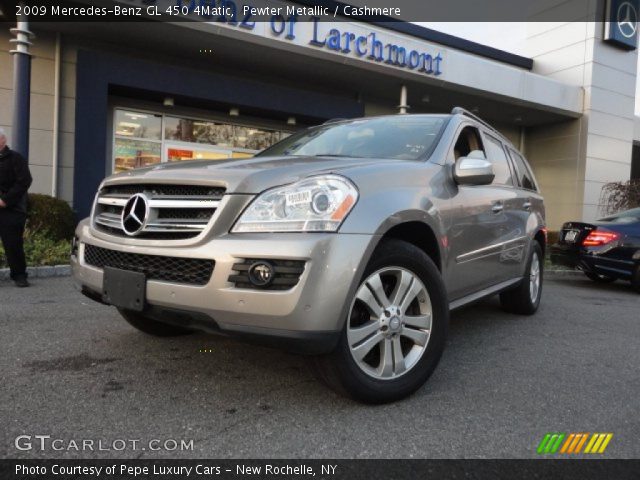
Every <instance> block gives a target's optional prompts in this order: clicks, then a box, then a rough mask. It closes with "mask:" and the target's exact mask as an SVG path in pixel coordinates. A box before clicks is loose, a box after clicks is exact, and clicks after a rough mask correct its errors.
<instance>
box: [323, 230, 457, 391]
mask: <svg viewBox="0 0 640 480" xmlns="http://www.w3.org/2000/svg"><path fill="white" fill-rule="evenodd" d="M370 285H371V287H370ZM376 286H377V287H379V288H377V289H376V288H375V287H376ZM380 287H381V288H380ZM372 288H373V290H372ZM373 291H377V292H378V296H376V295H374V294H373ZM380 297H382V298H383V299H382V300H381V299H380ZM363 299H366V300H368V301H367V302H365V301H364V300H363ZM387 302H388V303H387ZM385 304H386V308H385V306H384V305H385ZM374 312H376V313H374ZM428 318H429V319H430V320H428ZM448 323H449V305H448V300H447V294H446V290H445V287H444V283H443V281H442V277H441V275H440V272H439V271H438V268H437V267H436V266H435V264H434V263H433V261H432V260H431V258H429V256H428V255H427V254H426V253H424V252H423V251H422V250H420V249H419V248H417V247H415V246H413V245H411V244H409V243H406V242H403V241H400V240H387V241H384V242H383V243H381V244H380V245H379V246H378V247H377V248H376V250H375V252H374V254H373V256H372V258H371V260H370V262H369V264H368V265H367V267H366V269H365V272H364V274H363V277H362V279H361V280H360V282H359V283H358V287H357V288H356V292H355V293H354V295H353V298H352V299H351V303H350V308H349V313H348V318H347V319H346V321H345V325H344V329H343V331H342V336H341V338H340V341H339V343H338V346H337V347H336V349H335V350H334V351H333V352H332V353H330V354H328V355H325V356H322V357H314V358H312V359H311V361H312V365H313V367H314V370H315V373H316V375H317V376H318V378H320V379H321V380H322V381H324V382H325V383H326V384H327V385H328V386H329V387H331V388H332V389H334V390H336V391H337V392H339V393H341V394H343V395H346V396H349V397H351V398H354V399H356V400H358V401H361V402H365V403H372V404H379V403H388V402H393V401H396V400H400V399H402V398H404V397H406V396H408V395H410V394H412V393H413V392H415V391H416V390H417V389H418V388H420V387H421V386H422V385H423V384H424V383H425V382H426V381H427V379H428V378H429V376H430V375H431V373H432V372H433V370H434V369H435V368H436V366H437V364H438V361H439V360H440V357H441V355H442V351H443V349H444V345H445V340H446V337H447V331H448ZM359 328H360V329H362V330H358V329H359ZM365 332H366V333H365ZM367 352H368V353H367ZM397 352H400V353H399V354H398V353H397ZM365 353H366V355H365ZM394 353H396V355H395V356H394ZM356 356H358V357H362V358H361V359H360V360H357V359H356ZM403 369H404V370H403Z"/></svg>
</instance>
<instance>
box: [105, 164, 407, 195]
mask: <svg viewBox="0 0 640 480" xmlns="http://www.w3.org/2000/svg"><path fill="white" fill-rule="evenodd" d="M402 163H410V164H416V163H419V162H416V161H409V160H385V159H371V158H337V157H293V156H285V157H256V158H249V159H242V160H233V159H230V160H223V161H220V160H210V161H193V160H190V161H185V162H176V163H162V164H158V165H155V166H153V167H147V168H141V169H137V170H131V171H128V172H123V173H119V174H117V175H113V176H111V177H109V178H108V179H107V183H109V184H116V183H135V182H144V183H156V182H158V183H180V182H184V183H188V184H211V185H216V186H224V187H225V188H226V191H227V193H248V194H257V193H260V192H263V191H264V190H267V189H269V188H272V187H276V186H278V185H285V184H288V183H293V182H296V181H298V180H301V179H303V178H306V177H308V176H311V175H319V174H325V173H343V174H345V176H349V175H348V173H347V172H348V171H349V170H352V171H353V170H355V169H358V170H360V169H361V167H365V169H367V168H366V167H368V166H372V167H375V168H379V167H380V166H382V165H385V164H387V165H388V164H393V165H396V166H397V165H399V164H402Z"/></svg>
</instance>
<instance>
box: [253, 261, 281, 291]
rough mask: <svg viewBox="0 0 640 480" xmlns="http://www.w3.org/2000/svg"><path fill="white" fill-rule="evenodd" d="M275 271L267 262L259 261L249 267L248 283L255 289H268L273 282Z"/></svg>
mask: <svg viewBox="0 0 640 480" xmlns="http://www.w3.org/2000/svg"><path fill="white" fill-rule="evenodd" d="M274 277H275V270H274V268H273V265H271V264H270V263H269V262H267V261H264V260H260V261H259V262H254V263H253V264H251V266H250V267H249V281H250V282H251V284H252V285H255V286H256V287H268V286H269V285H271V283H272V282H273V279H274Z"/></svg>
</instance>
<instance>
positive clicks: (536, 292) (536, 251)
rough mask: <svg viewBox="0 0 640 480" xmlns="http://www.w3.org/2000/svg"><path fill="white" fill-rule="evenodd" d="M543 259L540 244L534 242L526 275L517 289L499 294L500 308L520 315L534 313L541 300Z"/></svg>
mask: <svg viewBox="0 0 640 480" xmlns="http://www.w3.org/2000/svg"><path fill="white" fill-rule="evenodd" d="M543 258H544V257H543V255H542V248H540V244H539V243H538V242H536V241H534V242H533V245H532V246H531V252H530V253H529V261H528V262H527V269H526V272H527V273H526V274H525V276H524V278H523V279H522V282H521V283H520V284H519V285H518V286H517V287H515V288H513V289H511V290H507V291H505V292H502V293H501V294H500V303H501V304H502V308H504V309H505V310H506V311H508V312H512V313H517V314H520V315H533V314H534V313H536V311H537V310H538V307H539V306H540V298H542V280H543V273H544V265H543V263H542V259H543Z"/></svg>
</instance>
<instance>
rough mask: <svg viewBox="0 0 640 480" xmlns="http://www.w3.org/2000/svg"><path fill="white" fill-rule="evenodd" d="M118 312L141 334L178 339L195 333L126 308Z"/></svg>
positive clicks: (119, 309)
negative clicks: (177, 337) (180, 336)
mask: <svg viewBox="0 0 640 480" xmlns="http://www.w3.org/2000/svg"><path fill="white" fill-rule="evenodd" d="M118 312H120V315H122V318H124V319H125V320H126V321H127V322H128V323H129V325H131V326H133V327H135V328H137V329H138V330H140V331H141V332H144V333H146V334H148V335H153V336H155V337H176V336H179V335H188V334H189V333H193V331H192V330H189V329H187V328H182V327H177V326H175V325H169V324H167V323H162V322H158V321H157V320H154V319H152V318H149V317H146V316H144V315H142V314H141V313H138V312H134V311H132V310H127V309H125V308H118Z"/></svg>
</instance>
